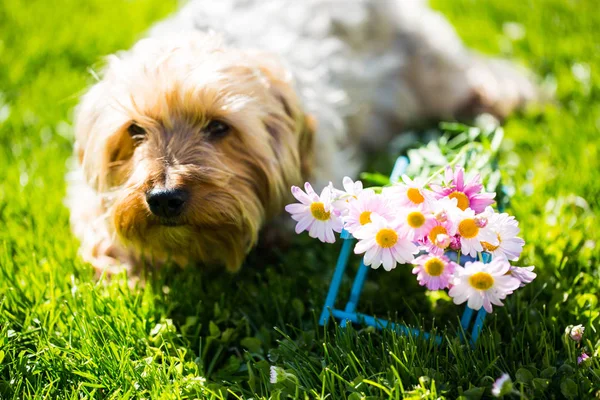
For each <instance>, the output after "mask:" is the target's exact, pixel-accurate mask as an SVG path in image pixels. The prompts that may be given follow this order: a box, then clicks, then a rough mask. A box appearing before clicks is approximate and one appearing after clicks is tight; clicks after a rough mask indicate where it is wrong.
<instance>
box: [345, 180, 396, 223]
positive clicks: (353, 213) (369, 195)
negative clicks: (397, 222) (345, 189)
mask: <svg viewBox="0 0 600 400" xmlns="http://www.w3.org/2000/svg"><path fill="white" fill-rule="evenodd" d="M371 214H377V215H379V216H380V217H383V218H385V219H386V220H388V221H391V220H392V219H393V213H392V210H391V209H390V206H389V203H388V201H387V200H386V199H385V197H383V196H382V195H380V194H376V193H375V192H374V191H373V190H371V189H365V190H363V191H362V192H361V193H360V194H359V195H358V199H357V200H355V201H352V202H350V203H349V204H348V213H347V215H346V216H344V217H342V220H343V221H344V228H345V229H346V230H347V231H348V232H350V233H354V232H355V231H356V230H357V229H360V228H361V227H362V226H364V225H366V224H370V223H371Z"/></svg>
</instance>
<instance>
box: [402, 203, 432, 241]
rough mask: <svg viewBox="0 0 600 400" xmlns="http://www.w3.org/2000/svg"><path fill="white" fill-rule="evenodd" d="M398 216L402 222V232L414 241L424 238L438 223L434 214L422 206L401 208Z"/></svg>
mask: <svg viewBox="0 0 600 400" xmlns="http://www.w3.org/2000/svg"><path fill="white" fill-rule="evenodd" d="M397 218H398V220H399V221H400V223H401V225H400V233H401V234H403V235H406V237H408V238H409V239H410V240H413V241H419V240H422V239H423V238H424V237H425V236H427V234H428V233H429V232H430V231H431V228H433V226H434V225H435V224H436V220H435V218H433V214H431V212H427V211H425V210H424V209H423V208H422V207H410V208H401V209H399V210H398V213H397Z"/></svg>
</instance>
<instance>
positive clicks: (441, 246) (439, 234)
mask: <svg viewBox="0 0 600 400" xmlns="http://www.w3.org/2000/svg"><path fill="white" fill-rule="evenodd" d="M455 232H456V228H454V227H453V226H452V224H451V223H450V222H449V221H445V222H439V221H438V220H436V219H434V223H433V224H432V225H431V228H430V229H429V232H427V234H426V235H425V237H424V238H423V244H424V247H425V249H426V250H427V251H428V252H429V253H431V254H436V255H442V254H444V251H445V250H446V249H447V248H448V247H449V246H451V245H452V240H453V236H454V233H455ZM459 248H460V242H459Z"/></svg>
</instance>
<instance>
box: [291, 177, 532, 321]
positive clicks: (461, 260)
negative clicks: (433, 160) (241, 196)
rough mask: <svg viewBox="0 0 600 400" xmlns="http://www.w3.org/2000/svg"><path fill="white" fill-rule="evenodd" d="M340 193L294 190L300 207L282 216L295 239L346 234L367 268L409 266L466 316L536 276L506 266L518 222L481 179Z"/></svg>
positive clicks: (405, 180) (351, 186) (357, 184)
mask: <svg viewBox="0 0 600 400" xmlns="http://www.w3.org/2000/svg"><path fill="white" fill-rule="evenodd" d="M343 188H344V189H343V190H340V189H337V188H335V187H334V186H333V184H332V183H330V184H329V185H328V186H326V187H325V188H323V190H322V191H321V194H320V195H319V194H317V193H316V192H315V191H314V189H313V188H312V186H311V185H310V184H309V183H306V184H305V186H304V189H305V190H302V189H301V188H299V187H296V186H294V187H292V194H293V195H294V197H295V198H296V199H297V200H298V201H299V203H295V204H290V205H288V206H286V211H287V212H289V213H290V214H291V217H292V218H293V219H294V220H295V221H297V224H296V233H301V232H303V231H307V232H308V234H309V236H310V237H313V238H316V239H319V240H320V241H322V242H326V243H333V242H335V239H336V236H335V233H342V232H343V235H342V237H343V238H346V237H348V235H351V237H353V238H355V239H357V243H356V245H355V246H354V253H355V254H361V255H363V264H364V265H365V266H370V267H371V268H373V269H378V268H379V267H380V266H383V269H384V270H386V271H391V270H393V269H394V268H396V267H397V266H398V264H403V265H412V272H413V274H415V275H416V279H417V280H418V282H419V284H420V285H421V286H425V287H427V289H429V290H445V289H448V294H449V296H450V297H451V298H452V299H453V301H454V303H455V304H462V303H465V302H466V303H467V305H468V309H470V312H471V313H472V311H473V310H480V309H482V308H483V309H484V310H485V312H488V313H490V312H492V309H493V306H502V305H503V303H502V300H504V299H505V298H506V296H508V295H510V294H512V293H513V292H514V291H515V290H517V289H518V288H519V287H523V286H525V285H526V284H528V283H530V282H531V281H532V280H533V279H534V278H535V277H536V274H535V273H534V272H533V269H534V267H533V266H529V267H518V266H513V265H511V263H510V261H517V260H518V259H519V256H520V254H521V252H522V249H523V245H524V244H525V242H524V240H523V239H521V238H519V237H518V234H519V231H520V229H519V223H518V221H517V220H516V219H515V218H514V217H513V216H510V215H508V214H507V213H500V212H498V211H496V210H494V209H493V208H492V207H491V206H492V205H493V204H494V198H495V196H496V194H495V193H485V192H484V191H483V185H482V184H481V178H480V176H479V175H475V176H473V177H471V179H468V180H467V179H466V178H465V172H464V170H463V169H462V168H461V167H458V166H457V167H452V166H448V167H446V168H443V169H441V170H439V171H437V172H436V173H434V174H433V175H432V176H430V177H429V178H428V179H427V180H412V179H411V178H409V177H408V176H406V175H402V176H401V179H400V180H399V181H398V182H396V183H393V184H391V185H389V186H386V187H382V188H364V187H363V184H362V182H361V181H352V180H351V179H350V178H348V177H346V178H344V180H343ZM334 279H335V276H334ZM363 279H364V278H363ZM361 287H362V286H361ZM336 291H337V289H336ZM359 291H360V289H359ZM469 318H470V314H469ZM464 319H465V316H464V315H463V320H464Z"/></svg>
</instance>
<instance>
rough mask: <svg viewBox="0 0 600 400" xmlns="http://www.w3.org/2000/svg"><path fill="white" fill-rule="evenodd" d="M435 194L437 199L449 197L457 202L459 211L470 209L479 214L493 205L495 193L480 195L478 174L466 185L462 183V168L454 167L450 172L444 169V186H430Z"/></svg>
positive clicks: (448, 169)
mask: <svg viewBox="0 0 600 400" xmlns="http://www.w3.org/2000/svg"><path fill="white" fill-rule="evenodd" d="M430 187H431V189H432V190H433V191H434V192H435V193H436V197H437V198H438V199H440V198H442V197H449V198H451V199H456V200H457V202H458V203H457V206H458V208H460V209H461V210H463V211H464V210H466V209H467V208H470V209H472V210H473V211H475V212H476V213H480V212H482V211H483V210H485V208H486V207H487V206H489V205H491V204H493V203H494V197H496V193H481V191H482V190H483V185H482V184H481V178H480V176H479V174H477V175H475V176H474V177H473V179H471V181H470V182H469V183H467V184H465V182H464V170H463V169H462V167H456V168H455V169H454V171H452V168H451V167H448V168H446V176H445V185H444V186H439V185H430Z"/></svg>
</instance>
